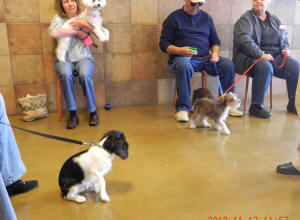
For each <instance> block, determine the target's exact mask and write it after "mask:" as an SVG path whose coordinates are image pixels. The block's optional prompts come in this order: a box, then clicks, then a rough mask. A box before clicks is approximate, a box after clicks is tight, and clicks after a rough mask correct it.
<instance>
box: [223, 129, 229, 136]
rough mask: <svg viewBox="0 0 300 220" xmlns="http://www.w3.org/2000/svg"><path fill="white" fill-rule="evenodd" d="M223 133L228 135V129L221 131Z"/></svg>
mask: <svg viewBox="0 0 300 220" xmlns="http://www.w3.org/2000/svg"><path fill="white" fill-rule="evenodd" d="M222 133H223V134H226V135H230V134H231V133H230V131H229V130H228V129H227V130H224V131H223V132H222Z"/></svg>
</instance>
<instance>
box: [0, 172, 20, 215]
mask: <svg viewBox="0 0 300 220" xmlns="http://www.w3.org/2000/svg"><path fill="white" fill-rule="evenodd" d="M0 219H2V220H16V219H17V217H16V214H15V211H14V208H13V207H12V204H11V202H10V199H9V196H8V193H7V191H6V188H5V184H4V182H3V179H2V176H1V175H0Z"/></svg>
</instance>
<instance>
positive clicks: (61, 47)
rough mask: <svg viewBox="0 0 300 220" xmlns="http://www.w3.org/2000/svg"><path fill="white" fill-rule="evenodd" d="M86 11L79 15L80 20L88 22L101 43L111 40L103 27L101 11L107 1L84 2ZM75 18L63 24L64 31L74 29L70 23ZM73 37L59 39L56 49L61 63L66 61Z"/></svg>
mask: <svg viewBox="0 0 300 220" xmlns="http://www.w3.org/2000/svg"><path fill="white" fill-rule="evenodd" d="M82 3H83V4H84V5H85V7H86V9H85V10H84V11H83V12H82V13H81V14H80V15H79V17H80V18H82V19H84V20H86V21H87V22H88V23H89V24H90V25H92V26H93V28H94V30H93V31H94V33H95V35H96V36H97V38H98V39H99V40H100V41H103V42H104V41H108V40H109V31H108V30H107V29H106V28H104V27H103V26H102V18H101V16H100V12H99V10H101V9H102V8H103V7H104V6H105V5H106V4H107V2H106V0H82ZM75 19H76V17H75V18H71V19H69V20H68V21H67V22H66V23H64V24H63V26H62V29H73V27H72V26H71V25H70V22H72V21H74V20H75ZM70 40H71V37H62V38H60V39H58V45H57V48H56V56H57V59H58V60H59V61H62V62H65V61H66V53H67V50H68V48H69V44H70Z"/></svg>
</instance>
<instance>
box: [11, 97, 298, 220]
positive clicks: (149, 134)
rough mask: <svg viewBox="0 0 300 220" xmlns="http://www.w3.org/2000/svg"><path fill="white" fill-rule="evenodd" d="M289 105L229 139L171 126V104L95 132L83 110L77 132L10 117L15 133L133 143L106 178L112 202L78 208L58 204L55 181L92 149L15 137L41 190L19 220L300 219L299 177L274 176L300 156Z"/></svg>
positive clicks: (21, 199) (244, 123) (121, 113)
mask: <svg viewBox="0 0 300 220" xmlns="http://www.w3.org/2000/svg"><path fill="white" fill-rule="evenodd" d="M266 103H268V101H267V102H266ZM285 103H286V100H285V99H283V98H275V100H274V105H275V106H274V108H273V116H272V118H271V119H270V120H264V119H257V118H253V117H250V116H248V115H246V116H245V117H242V118H232V117H230V118H229V120H228V122H227V124H228V127H229V129H230V130H231V132H232V135H230V136H222V135H217V133H216V131H214V130H208V129H202V128H200V129H195V130H191V129H187V128H185V126H186V124H184V123H177V122H176V121H175V120H174V119H173V114H172V112H171V107H170V106H145V107H131V108H120V109H113V110H111V111H105V110H100V116H101V124H100V125H99V126H97V127H89V126H88V125H87V114H86V113H84V112H82V113H80V115H79V117H80V124H79V126H78V127H77V128H76V129H74V130H66V129H65V122H66V120H67V117H66V115H65V117H64V119H63V121H61V122H58V121H57V120H56V114H50V115H49V117H48V118H46V119H42V120H39V121H35V122H29V123H25V122H22V121H21V120H20V116H15V117H10V120H11V123H12V124H14V125H17V126H21V127H24V128H28V129H33V130H36V131H40V132H46V133H50V134H53V135H58V136H64V137H68V138H72V139H77V140H84V141H96V140H99V138H100V137H101V136H102V135H103V134H104V132H106V131H108V130H110V129H119V130H122V131H124V132H125V135H126V136H127V139H128V142H129V144H130V156H129V158H128V160H125V161H122V160H121V159H119V158H116V159H115V160H114V162H113V169H112V171H111V172H110V173H109V174H108V175H107V176H106V181H107V192H108V194H109V196H110V198H111V202H110V203H107V204H104V203H101V202H99V201H98V200H97V198H96V197H95V196H94V195H93V194H90V195H89V198H88V200H87V202H86V203H85V204H76V203H74V202H69V201H66V200H64V199H63V198H62V197H61V196H60V191H59V187H58V181H57V178H58V173H59V170H60V167H61V166H62V164H63V163H64V161H65V160H66V159H67V158H68V157H69V156H71V155H73V154H75V153H76V152H79V151H81V150H83V149H85V147H82V146H79V145H74V144H69V143H64V142H59V141H55V140H50V139H46V138H43V137H38V136H35V135H31V134H27V133H24V132H23V131H18V130H15V129H14V131H15V136H16V139H17V142H18V144H19V148H20V151H21V154H22V157H23V160H24V163H25V164H26V166H27V168H28V172H27V173H26V174H25V176H24V179H38V180H39V183H40V186H39V188H38V189H36V190H34V191H31V192H29V193H26V194H23V195H19V196H15V197H13V198H11V200H12V203H13V206H14V208H15V211H16V214H17V216H18V219H30V220H31V219H33V220H35V219H56V220H58V219H73V220H75V219H104V220H123V219H126V220H127V219H128V220H136V219H139V220H140V219H141V220H148V219H149V220H150V219H151V220H152V219H153V220H156V219H158V220H164V219H170V220H177V219H189V220H190V219H197V220H198V219H200V220H202V219H203V220H205V219H208V220H210V219H211V220H216V219H217V220H220V219H222V220H225V219H226V220H235V219H234V216H237V217H238V216H241V218H240V219H239V220H250V219H251V218H250V217H253V218H252V220H257V219H259V220H266V218H265V217H267V220H270V219H271V217H272V220H274V219H276V220H279V219H284V220H286V219H289V220H299V219H300V176H285V175H280V174H277V173H276V172H275V167H276V165H277V164H280V163H283V162H288V161H290V160H292V159H294V158H295V157H296V156H297V155H296V146H297V144H298V142H299V140H300V133H299V128H300V124H299V122H298V120H297V117H296V116H294V115H291V114H287V113H286V112H285ZM210 216H217V217H222V218H210ZM256 216H257V217H258V218H254V217H256ZM279 217H287V218H279ZM237 219H238V218H237Z"/></svg>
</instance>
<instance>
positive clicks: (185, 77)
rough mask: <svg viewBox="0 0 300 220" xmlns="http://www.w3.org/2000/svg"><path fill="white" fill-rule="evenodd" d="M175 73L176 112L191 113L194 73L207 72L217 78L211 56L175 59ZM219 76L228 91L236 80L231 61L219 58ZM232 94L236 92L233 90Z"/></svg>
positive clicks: (224, 88)
mask: <svg viewBox="0 0 300 220" xmlns="http://www.w3.org/2000/svg"><path fill="white" fill-rule="evenodd" d="M170 68H171V69H173V70H174V71H175V75H176V88H177V95H178V98H177V101H176V104H175V108H176V111H189V110H190V107H191V101H190V96H191V78H192V76H193V75H194V72H197V71H203V70H204V71H205V72H206V73H208V74H209V75H212V76H216V72H215V70H214V67H213V64H212V63H211V62H210V56H206V57H203V58H200V59H193V58H192V59H189V58H186V57H175V58H174V60H173V62H172V63H171V66H170ZM217 69H218V75H219V78H220V82H221V86H222V89H223V91H226V90H227V89H228V88H229V87H230V86H231V85H232V84H233V78H234V66H233V63H232V61H231V60H230V59H227V58H224V57H219V61H218V62H217ZM230 91H231V92H233V91H234V89H233V88H232V89H231V90H230Z"/></svg>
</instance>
